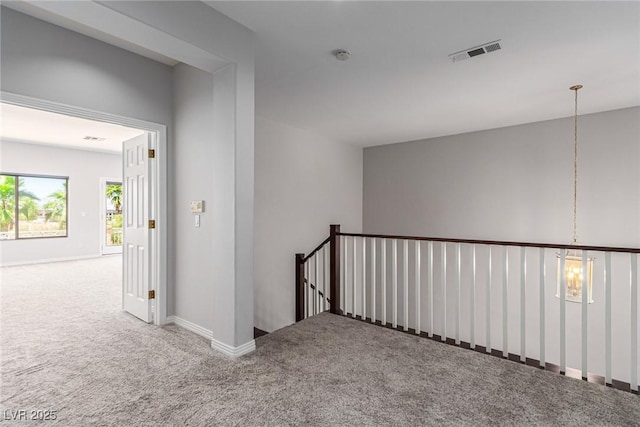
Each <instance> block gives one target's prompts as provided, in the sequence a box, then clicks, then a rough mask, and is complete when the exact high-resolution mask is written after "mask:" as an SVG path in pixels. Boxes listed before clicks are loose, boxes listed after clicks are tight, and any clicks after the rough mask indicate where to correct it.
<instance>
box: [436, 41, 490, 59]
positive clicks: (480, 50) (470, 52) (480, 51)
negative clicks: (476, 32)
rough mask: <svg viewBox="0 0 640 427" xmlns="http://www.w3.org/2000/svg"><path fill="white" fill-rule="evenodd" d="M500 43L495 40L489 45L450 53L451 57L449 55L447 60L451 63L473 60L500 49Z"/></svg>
mask: <svg viewBox="0 0 640 427" xmlns="http://www.w3.org/2000/svg"><path fill="white" fill-rule="evenodd" d="M501 41H502V40H496V41H492V42H489V43H485V44H481V45H480V46H475V47H472V48H469V49H465V50H461V51H459V52H456V53H452V54H451V55H449V59H451V62H460V61H464V60H465V59H469V58H473V57H474V56H478V55H484V54H485V53H491V52H495V51H497V50H500V49H502V45H501V44H500V42H501Z"/></svg>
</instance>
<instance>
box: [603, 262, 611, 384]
mask: <svg viewBox="0 0 640 427" xmlns="http://www.w3.org/2000/svg"><path fill="white" fill-rule="evenodd" d="M611 273H612V271H611V252H606V253H605V254H604V343H605V344H604V365H605V374H604V382H605V384H608V385H611Z"/></svg>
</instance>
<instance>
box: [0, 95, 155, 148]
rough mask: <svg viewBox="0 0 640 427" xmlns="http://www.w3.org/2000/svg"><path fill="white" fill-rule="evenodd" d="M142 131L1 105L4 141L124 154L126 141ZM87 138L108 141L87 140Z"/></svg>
mask: <svg viewBox="0 0 640 427" xmlns="http://www.w3.org/2000/svg"><path fill="white" fill-rule="evenodd" d="M143 133H144V131H142V130H140V129H133V128H128V127H124V126H120V125H114V124H111V123H105V122H97V121H93V120H87V119H81V118H78V117H71V116H66V115H63V114H57V113H50V112H47V111H42V110H35V109H31V108H24V107H18V106H15V105H11V104H5V103H0V138H1V139H5V140H9V141H16V142H25V143H30V144H43V145H53V146H58V147H65V148H73V149H79V150H90V151H102V152H109V153H121V152H122V142H123V141H126V140H128V139H131V138H133V137H135V136H138V135H141V134H143ZM86 136H94V137H98V138H104V141H86V140H84V138H85V137H86Z"/></svg>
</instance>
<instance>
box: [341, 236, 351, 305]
mask: <svg viewBox="0 0 640 427" xmlns="http://www.w3.org/2000/svg"><path fill="white" fill-rule="evenodd" d="M342 242H343V249H342V257H343V258H344V260H343V262H342V280H341V281H340V282H341V283H340V305H341V307H340V308H341V309H342V313H343V314H344V315H345V316H346V314H347V307H348V305H347V283H348V277H349V267H348V266H349V263H348V261H347V260H348V258H349V256H348V250H347V248H348V247H349V245H348V243H347V236H342Z"/></svg>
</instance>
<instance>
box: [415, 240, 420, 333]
mask: <svg viewBox="0 0 640 427" xmlns="http://www.w3.org/2000/svg"><path fill="white" fill-rule="evenodd" d="M415 256H416V261H415V268H416V274H415V280H416V297H415V299H416V334H417V335H420V240H416V246H415Z"/></svg>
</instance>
